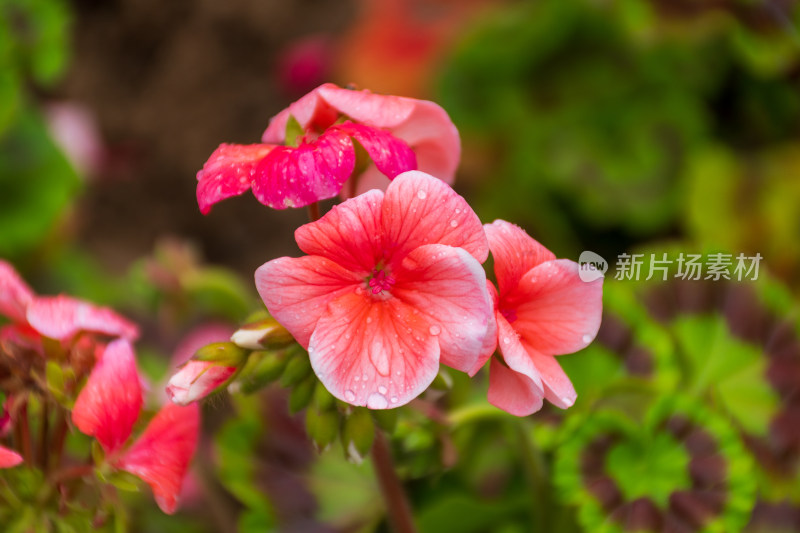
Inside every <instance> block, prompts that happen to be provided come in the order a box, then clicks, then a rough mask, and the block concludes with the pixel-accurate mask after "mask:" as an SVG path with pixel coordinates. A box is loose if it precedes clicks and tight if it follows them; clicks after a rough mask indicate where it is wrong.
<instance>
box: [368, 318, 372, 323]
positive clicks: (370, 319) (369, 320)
mask: <svg viewBox="0 0 800 533" xmlns="http://www.w3.org/2000/svg"><path fill="white" fill-rule="evenodd" d="M370 322H372V317H371V316H368V317H367V324H369V323H370Z"/></svg>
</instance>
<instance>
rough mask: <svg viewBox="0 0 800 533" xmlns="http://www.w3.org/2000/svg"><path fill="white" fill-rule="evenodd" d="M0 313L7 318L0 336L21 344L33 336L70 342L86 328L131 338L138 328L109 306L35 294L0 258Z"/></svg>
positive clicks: (28, 341)
mask: <svg viewBox="0 0 800 533" xmlns="http://www.w3.org/2000/svg"><path fill="white" fill-rule="evenodd" d="M0 315H4V316H6V317H7V318H9V319H10V320H11V322H12V323H11V324H10V325H6V326H3V328H2V330H0V337H4V338H13V339H14V340H16V341H18V342H19V343H23V344H25V345H28V344H30V343H31V342H33V341H34V340H35V339H36V337H37V336H43V337H48V338H51V339H55V340H58V341H61V342H62V343H68V342H70V341H71V340H72V339H73V338H74V337H75V336H76V335H77V334H78V333H79V332H81V331H88V332H92V333H99V334H103V335H108V336H110V337H122V338H126V339H130V340H135V339H136V338H137V337H138V336H139V329H138V328H137V327H136V325H135V324H133V323H132V322H130V321H128V320H126V319H125V318H122V317H121V316H119V315H118V314H116V313H115V312H114V311H112V310H111V309H108V308H106V307H98V306H95V305H92V304H90V303H88V302H84V301H81V300H78V299H76V298H72V297H70V296H65V295H60V296H36V295H35V294H34V292H33V291H32V290H31V289H30V287H28V285H27V284H26V283H25V282H24V281H23V280H22V279H21V278H20V277H19V274H17V272H16V271H15V270H14V268H13V267H12V266H11V265H10V264H8V263H6V262H5V261H2V260H0Z"/></svg>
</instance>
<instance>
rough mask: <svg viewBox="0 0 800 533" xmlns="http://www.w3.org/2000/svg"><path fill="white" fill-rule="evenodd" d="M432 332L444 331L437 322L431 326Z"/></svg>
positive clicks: (435, 333)
mask: <svg viewBox="0 0 800 533" xmlns="http://www.w3.org/2000/svg"><path fill="white" fill-rule="evenodd" d="M428 331H430V332H431V335H438V334H439V333H441V332H442V328H440V327H439V326H437V325H436V324H434V325H432V326H431V328H430V329H429V330H428Z"/></svg>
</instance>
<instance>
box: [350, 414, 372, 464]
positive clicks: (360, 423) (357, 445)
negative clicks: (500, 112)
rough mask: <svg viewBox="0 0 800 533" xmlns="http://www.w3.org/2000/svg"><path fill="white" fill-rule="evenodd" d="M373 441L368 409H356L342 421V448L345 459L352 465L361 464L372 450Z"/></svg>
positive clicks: (370, 417)
mask: <svg viewBox="0 0 800 533" xmlns="http://www.w3.org/2000/svg"><path fill="white" fill-rule="evenodd" d="M374 440H375V423H374V422H373V421H372V415H371V414H370V411H369V409H366V408H364V407H357V408H355V409H354V410H353V412H352V414H351V415H350V416H348V417H347V419H346V420H345V421H344V427H343V428H342V446H344V450H345V454H346V455H347V459H348V460H349V461H351V462H354V463H357V464H358V463H361V461H363V460H364V456H366V455H367V453H369V450H370V448H372V442H373V441H374Z"/></svg>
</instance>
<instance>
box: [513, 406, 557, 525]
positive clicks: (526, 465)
mask: <svg viewBox="0 0 800 533" xmlns="http://www.w3.org/2000/svg"><path fill="white" fill-rule="evenodd" d="M513 426H514V431H515V432H516V437H517V445H518V447H519V451H520V456H521V457H520V458H521V460H522V469H523V472H524V474H525V478H526V479H527V481H528V485H529V486H530V489H531V507H530V510H531V518H532V519H533V522H532V523H533V524H535V525H536V528H535V529H534V531H550V529H549V528H548V525H549V524H548V522H549V520H548V516H547V510H548V509H549V506H550V501H549V500H550V491H549V490H548V487H547V482H546V479H547V472H546V470H547V467H546V466H545V463H544V458H543V457H542V454H541V453H540V452H539V448H538V447H537V446H536V444H535V443H534V442H533V440H532V439H531V438H530V436H529V434H528V431H527V428H526V427H525V423H524V421H523V420H517V421H516V423H514V424H513Z"/></svg>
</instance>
